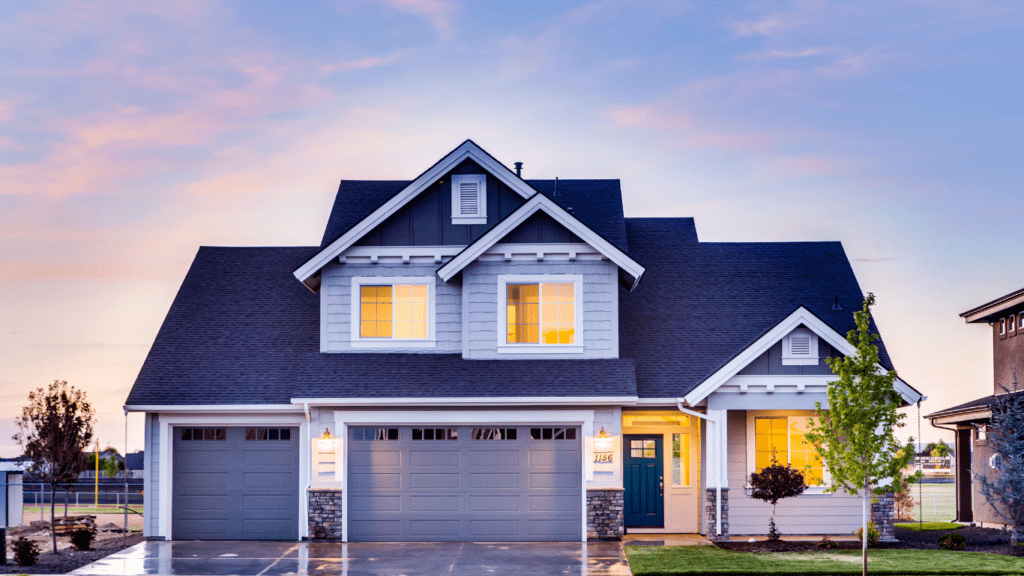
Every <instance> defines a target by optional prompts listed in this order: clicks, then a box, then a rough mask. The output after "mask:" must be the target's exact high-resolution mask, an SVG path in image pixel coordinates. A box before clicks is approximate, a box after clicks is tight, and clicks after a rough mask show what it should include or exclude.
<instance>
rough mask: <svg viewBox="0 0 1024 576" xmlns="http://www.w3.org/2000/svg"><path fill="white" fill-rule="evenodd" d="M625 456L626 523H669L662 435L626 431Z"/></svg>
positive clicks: (627, 524)
mask: <svg viewBox="0 0 1024 576" xmlns="http://www.w3.org/2000/svg"><path fill="white" fill-rule="evenodd" d="M624 439H625V441H626V450H624V452H625V454H626V456H625V458H624V459H623V467H624V472H625V474H624V480H625V488H626V493H625V505H626V510H625V518H624V520H625V523H626V526H627V527H634V528H641V527H645V528H661V527H663V526H664V525H665V496H664V492H665V478H664V476H663V474H662V470H663V464H662V462H663V460H662V457H661V436H660V435H657V436H656V435H644V434H641V435H626V436H625V437H624Z"/></svg>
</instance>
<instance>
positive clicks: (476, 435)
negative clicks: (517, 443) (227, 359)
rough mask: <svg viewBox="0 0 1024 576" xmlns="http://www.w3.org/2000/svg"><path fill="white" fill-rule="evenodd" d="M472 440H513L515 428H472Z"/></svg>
mask: <svg viewBox="0 0 1024 576" xmlns="http://www.w3.org/2000/svg"><path fill="white" fill-rule="evenodd" d="M470 437H471V438H472V439H473V440H515V439H516V429H515V428H473V431H472V433H471V436H470Z"/></svg>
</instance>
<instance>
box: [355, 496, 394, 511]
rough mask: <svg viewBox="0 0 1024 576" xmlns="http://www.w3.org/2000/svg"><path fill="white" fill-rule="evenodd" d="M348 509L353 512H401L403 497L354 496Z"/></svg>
mask: <svg viewBox="0 0 1024 576" xmlns="http://www.w3.org/2000/svg"><path fill="white" fill-rule="evenodd" d="M348 509H349V510H350V511H352V512H401V511H402V497H401V496H353V497H352V498H349V501H348Z"/></svg>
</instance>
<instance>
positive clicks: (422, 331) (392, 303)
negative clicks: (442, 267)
mask: <svg viewBox="0 0 1024 576" xmlns="http://www.w3.org/2000/svg"><path fill="white" fill-rule="evenodd" d="M434 308H435V303H434V279H433V278H402V277H396V278H353V279H352V342H353V345H358V346H369V347H373V346H378V347H389V346H399V347H403V346H404V347H408V346H429V345H432V344H433V342H434Z"/></svg>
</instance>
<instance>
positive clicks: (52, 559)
mask: <svg viewBox="0 0 1024 576" xmlns="http://www.w3.org/2000/svg"><path fill="white" fill-rule="evenodd" d="M7 538H8V540H13V538H11V537H10V535H8V537H7ZM144 539H145V538H144V537H143V536H142V534H133V535H131V536H129V537H128V538H107V539H105V540H100V541H93V548H94V549H93V550H87V551H84V552H78V551H75V550H64V551H62V552H61V553H60V554H54V553H53V552H47V551H45V550H50V549H51V548H48V547H46V548H44V547H40V548H42V549H43V550H44V552H42V553H41V554H39V558H38V559H37V560H36V565H35V566H19V565H17V564H16V563H15V562H14V558H13V557H12V554H11V551H10V549H8V551H7V564H0V574H66V573H68V572H71V571H72V570H77V569H78V568H81V567H82V566H85V565H86V564H91V563H93V562H95V561H97V560H99V559H100V558H103V557H106V556H109V555H111V554H113V553H114V552H118V551H120V550H124V549H125V548H127V547H129V546H134V545H135V544H138V543H139V542H142V541H143V540H144Z"/></svg>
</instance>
